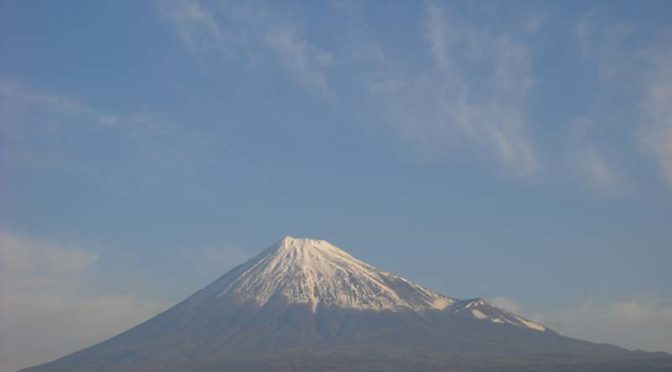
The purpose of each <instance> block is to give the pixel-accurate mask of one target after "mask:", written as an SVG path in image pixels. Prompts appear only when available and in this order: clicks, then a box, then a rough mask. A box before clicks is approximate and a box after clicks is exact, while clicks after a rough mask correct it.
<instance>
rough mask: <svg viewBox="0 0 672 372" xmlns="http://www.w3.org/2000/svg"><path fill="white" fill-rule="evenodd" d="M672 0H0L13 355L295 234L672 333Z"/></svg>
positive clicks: (52, 343) (646, 345)
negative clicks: (59, 0) (64, 1)
mask: <svg viewBox="0 0 672 372" xmlns="http://www.w3.org/2000/svg"><path fill="white" fill-rule="evenodd" d="M671 17H672V3H670V2H669V1H642V2H626V1H609V2H607V1H595V2H582V1H566V2H532V1H516V2H479V3H474V2H462V1H455V2H441V1H436V2H433V1H428V2H403V1H398V2H397V1H389V2H366V3H356V2H348V1H339V0H332V1H325V2H308V1H289V2H285V3H282V4H281V3H279V2H242V1H241V2H229V1H186V0H185V1H182V0H174V1H173V0H170V1H146V2H137V1H100V2H90V1H72V2H68V3H67V5H65V4H59V3H56V2H37V1H7V0H0V55H1V56H2V58H1V59H0V371H3V372H4V371H11V370H15V369H16V368H18V367H27V366H29V365H33V364H37V363H40V362H46V361H49V360H51V359H54V358H56V357H59V356H62V355H64V354H67V353H69V352H72V351H75V350H77V349H80V348H82V347H84V346H88V345H90V344H92V343H94V342H97V341H101V340H104V339H106V338H108V337H110V336H112V335H114V334H116V333H119V332H121V331H123V330H126V329H128V328H130V327H131V326H133V325H135V324H137V323H139V322H141V321H143V320H146V319H147V318H149V317H151V316H153V315H154V314H156V313H157V312H159V311H160V310H163V309H166V308H168V307H169V306H172V305H174V304H175V303H177V302H178V301H180V300H182V299H184V298H185V297H187V296H188V295H190V294H192V293H193V292H194V291H196V290H198V289H200V288H201V287H203V286H204V285H206V284H208V283H210V282H212V281H213V280H215V279H216V278H217V277H219V276H220V275H222V274H224V273H225V272H226V271H228V270H229V269H231V268H232V267H234V266H236V265H237V264H240V263H242V262H244V261H245V260H247V259H249V258H251V257H253V256H255V255H256V254H258V253H259V252H261V251H262V250H263V249H265V248H266V247H268V246H270V245H271V244H273V243H274V242H276V241H278V240H279V239H280V238H282V237H283V236H285V235H291V236H297V237H310V238H318V239H324V240H327V241H329V242H332V243H334V244H336V245H337V246H339V247H341V248H343V249H345V250H346V251H348V252H349V253H351V254H352V255H354V256H355V257H357V258H359V259H361V260H363V261H366V262H368V263H370V264H373V265H375V266H376V267H378V268H380V269H383V270H386V271H390V272H394V273H397V274H399V275H402V276H404V277H405V278H408V279H410V280H412V281H414V282H416V283H419V284H421V285H423V286H425V287H427V288H429V289H432V290H435V291H437V292H440V293H442V294H445V295H447V296H452V297H456V298H474V297H484V298H486V299H489V300H490V301H491V302H493V303H494V304H495V305H498V306H500V307H502V308H505V309H508V310H511V311H514V312H517V313H521V314H523V315H525V316H526V317H528V318H530V319H532V320H534V321H537V322H540V323H542V324H545V325H547V326H548V327H550V328H552V329H555V330H558V331H560V332H562V333H563V334H565V335H568V336H571V337H576V338H580V339H586V340H590V341H595V342H608V343H613V344H616V345H619V346H623V347H627V348H631V349H636V348H638V349H644V350H647V351H658V350H660V351H666V352H668V353H672V277H671V276H670V274H669V270H670V268H669V266H670V262H672V249H670V247H671V246H672V224H671V222H672V24H671V23H670V22H669V20H670V19H671Z"/></svg>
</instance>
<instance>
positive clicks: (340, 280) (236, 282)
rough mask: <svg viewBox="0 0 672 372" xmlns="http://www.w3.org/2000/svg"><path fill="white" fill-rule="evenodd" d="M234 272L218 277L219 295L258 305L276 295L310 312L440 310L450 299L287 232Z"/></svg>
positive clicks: (332, 248)
mask: <svg viewBox="0 0 672 372" xmlns="http://www.w3.org/2000/svg"><path fill="white" fill-rule="evenodd" d="M234 271H235V272H236V274H237V275H236V276H235V277H228V278H227V276H225V277H222V278H221V279H220V281H222V282H221V283H220V284H221V287H220V289H221V291H220V295H233V296H234V297H235V298H236V299H237V300H238V301H240V302H248V301H253V302H255V303H257V304H258V305H264V304H265V303H267V302H268V301H269V300H271V299H272V298H275V297H276V296H282V297H283V298H284V299H285V300H287V301H288V302H290V303H307V304H310V306H311V307H312V309H313V311H315V310H316V309H317V307H318V306H323V307H341V308H352V309H359V310H393V311H397V310H401V309H414V310H422V309H438V310H442V309H444V308H446V307H447V306H449V305H450V304H452V303H453V302H454V300H453V299H451V298H449V297H446V296H443V295H440V294H438V293H436V292H433V291H430V290H428V289H425V288H423V287H421V286H419V285H417V284H414V283H411V282H410V281H408V280H406V279H404V278H401V277H399V276H396V275H394V274H390V273H387V272H383V271H380V270H378V269H376V268H375V267H373V266H371V265H369V264H367V263H365V262H362V261H360V260H358V259H356V258H354V257H352V256H351V255H350V254H348V253H346V252H345V251H343V250H342V249H340V248H338V247H336V246H335V245H333V244H331V243H329V242H327V241H324V240H317V239H306V238H294V237H291V236H286V237H284V238H283V239H282V240H280V241H279V242H277V243H276V244H274V245H272V246H271V247H269V248H268V249H266V250H265V251H263V252H262V253H261V254H259V255H258V256H257V257H255V258H253V259H252V260H250V261H248V262H247V263H246V264H244V265H242V266H241V267H239V268H238V269H237V270H234ZM218 282H219V281H218Z"/></svg>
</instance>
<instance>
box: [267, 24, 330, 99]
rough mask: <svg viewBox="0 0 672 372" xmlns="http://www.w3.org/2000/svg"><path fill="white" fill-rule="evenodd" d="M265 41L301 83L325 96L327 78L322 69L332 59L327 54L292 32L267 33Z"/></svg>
mask: <svg viewBox="0 0 672 372" xmlns="http://www.w3.org/2000/svg"><path fill="white" fill-rule="evenodd" d="M266 37H267V40H268V43H269V45H270V46H271V48H273V50H275V51H276V52H277V54H278V55H279V56H280V58H281V59H282V61H283V62H284V65H285V66H286V67H287V68H288V69H289V70H290V71H291V72H292V73H293V74H295V75H296V76H297V77H298V78H299V79H300V80H301V81H302V82H303V83H305V84H307V85H309V86H311V87H313V88H315V89H317V90H319V91H320V92H321V93H322V94H327V92H328V86H327V77H326V75H325V72H324V67H325V66H326V65H329V64H330V63H332V61H333V59H334V57H333V55H332V54H330V53H329V52H326V51H324V50H322V49H321V48H319V47H317V46H315V45H311V44H310V43H308V42H307V41H306V40H305V39H304V38H303V37H301V36H299V35H298V34H297V33H296V32H294V31H289V30H279V31H273V32H269V33H268V34H267V35H266Z"/></svg>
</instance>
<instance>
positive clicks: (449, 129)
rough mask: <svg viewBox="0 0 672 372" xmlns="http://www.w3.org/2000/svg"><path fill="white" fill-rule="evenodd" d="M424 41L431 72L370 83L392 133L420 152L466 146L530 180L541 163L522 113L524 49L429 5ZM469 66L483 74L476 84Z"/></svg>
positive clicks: (526, 72)
mask: <svg viewBox="0 0 672 372" xmlns="http://www.w3.org/2000/svg"><path fill="white" fill-rule="evenodd" d="M426 36H427V43H428V45H429V52H430V54H431V56H432V58H433V62H434V68H433V69H432V70H430V71H429V72H427V73H422V72H419V73H417V74H416V75H408V74H407V75H401V76H398V77H394V76H392V77H389V76H385V77H383V78H379V79H378V80H377V81H375V82H374V83H373V84H372V91H373V93H374V94H377V95H378V96H379V97H380V98H382V99H383V101H384V102H385V105H384V106H383V109H384V110H387V111H389V112H390V113H391V114H392V118H391V120H393V122H394V124H395V126H396V128H397V129H398V130H399V131H400V133H401V134H402V135H403V136H404V137H406V138H408V139H409V140H411V141H412V142H414V143H415V144H416V145H417V146H418V147H419V148H421V149H423V150H425V151H427V150H428V151H430V152H435V153H442V152H445V151H446V150H447V149H449V148H453V147H455V146H459V145H461V144H463V143H464V140H466V141H468V143H470V144H471V146H473V147H474V148H476V149H478V152H481V153H486V154H489V155H490V156H491V157H492V158H494V159H496V160H497V161H498V162H499V164H501V165H502V166H503V169H504V170H505V171H506V173H507V174H509V175H514V176H529V175H532V174H534V173H535V172H536V171H537V170H538V168H539V165H540V159H539V157H538V154H537V151H536V150H535V146H534V144H533V141H532V139H531V136H530V135H529V134H528V128H527V126H528V123H527V117H526V110H525V100H526V98H527V95H528V91H529V87H530V85H531V82H532V76H531V72H532V71H531V68H532V66H531V63H532V62H531V58H530V55H529V47H528V45H527V44H526V43H525V42H523V41H521V40H518V39H516V38H515V37H513V36H512V35H508V34H500V35H494V34H489V33H487V32H486V31H484V30H483V29H482V27H480V26H479V27H475V26H472V25H470V24H468V23H466V22H463V21H461V20H459V18H458V17H451V15H450V13H449V11H448V10H447V9H445V8H443V7H441V6H438V5H434V4H432V5H429V7H428V8H427V19H426ZM474 66H479V68H480V69H481V70H482V71H483V72H482V73H480V74H479V77H478V78H477V79H471V78H469V76H471V77H473V76H474V72H473V71H471V69H473V68H474Z"/></svg>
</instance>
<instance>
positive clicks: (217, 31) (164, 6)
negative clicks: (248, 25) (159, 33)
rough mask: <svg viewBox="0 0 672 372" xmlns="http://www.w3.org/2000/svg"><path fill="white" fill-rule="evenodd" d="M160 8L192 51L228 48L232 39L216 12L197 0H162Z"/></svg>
mask: <svg viewBox="0 0 672 372" xmlns="http://www.w3.org/2000/svg"><path fill="white" fill-rule="evenodd" d="M159 9H160V11H161V14H162V15H163V16H164V17H165V18H167V19H168V20H170V21H171V22H172V24H173V25H174V28H175V30H176V31H177V33H178V35H179V36H180V39H181V40H182V42H183V43H184V45H185V46H186V47H187V49H188V50H189V51H190V52H191V53H198V52H203V51H208V50H211V51H212V50H216V51H222V50H226V47H227V45H226V43H227V42H230V41H231V35H229V34H227V33H226V32H225V31H224V30H223V28H222V27H221V26H220V25H219V23H218V21H217V19H216V16H215V13H214V12H213V11H211V10H210V9H208V8H207V7H206V6H203V5H202V4H201V3H200V2H199V1H197V0H171V1H161V2H159Z"/></svg>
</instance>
